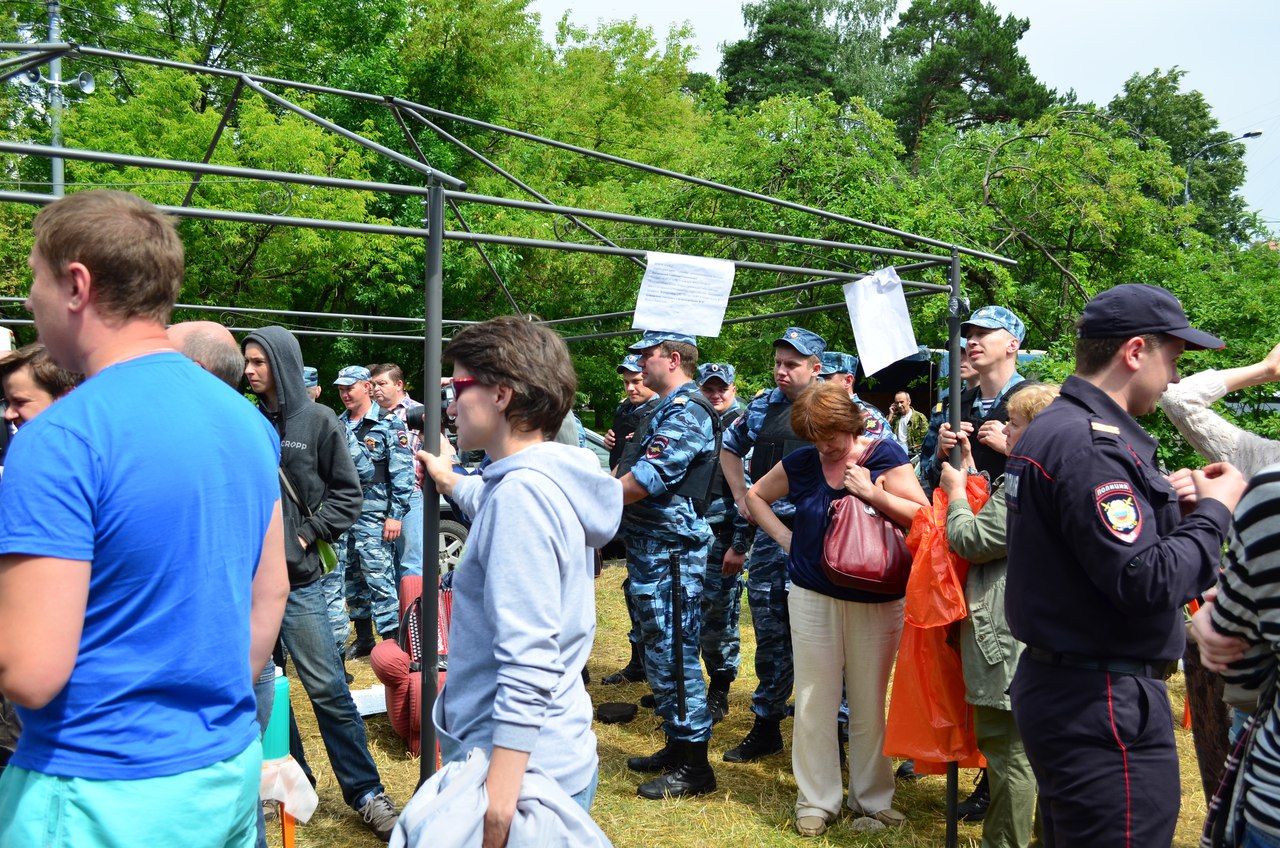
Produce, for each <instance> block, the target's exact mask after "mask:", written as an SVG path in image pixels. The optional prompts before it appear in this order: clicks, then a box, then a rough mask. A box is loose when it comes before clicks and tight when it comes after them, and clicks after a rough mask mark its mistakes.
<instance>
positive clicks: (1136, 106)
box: [1107, 67, 1256, 242]
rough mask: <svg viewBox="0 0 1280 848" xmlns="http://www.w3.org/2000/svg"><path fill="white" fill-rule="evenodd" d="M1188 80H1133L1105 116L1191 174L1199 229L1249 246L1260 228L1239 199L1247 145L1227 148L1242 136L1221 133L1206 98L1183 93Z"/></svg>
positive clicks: (1177, 71) (1176, 76)
mask: <svg viewBox="0 0 1280 848" xmlns="http://www.w3.org/2000/svg"><path fill="white" fill-rule="evenodd" d="M1184 76H1186V71H1183V70H1182V69H1181V68H1177V67H1174V68H1172V69H1170V70H1169V71H1167V72H1162V71H1161V70H1160V69H1159V68H1157V69H1156V70H1154V71H1152V72H1151V73H1149V74H1147V75H1146V76H1141V75H1138V74H1134V75H1133V76H1132V77H1130V78H1129V79H1128V80H1126V81H1125V84H1124V91H1122V92H1121V93H1120V94H1118V95H1116V96H1115V97H1114V98H1113V99H1112V100H1111V102H1110V103H1109V104H1108V105H1107V111H1108V112H1109V113H1110V114H1112V115H1114V116H1115V117H1117V118H1122V119H1124V120H1125V121H1127V122H1128V123H1129V125H1130V126H1132V127H1133V128H1134V130H1135V131H1136V132H1137V133H1139V135H1140V143H1141V144H1142V145H1143V146H1144V147H1150V146H1152V145H1155V144H1158V143H1161V142H1163V144H1164V145H1166V146H1167V148H1168V152H1169V158H1170V159H1171V160H1172V161H1173V163H1174V164H1175V165H1178V166H1180V167H1181V168H1182V169H1183V170H1184V171H1187V170H1189V171H1190V182H1189V194H1190V195H1191V200H1192V202H1193V203H1194V204H1195V207H1196V210H1197V212H1198V214H1197V217H1196V223H1195V226H1196V228H1197V229H1199V230H1200V231H1201V232H1204V233H1206V234H1207V235H1209V236H1211V237H1213V238H1214V239H1217V240H1231V241H1237V242H1241V241H1246V240H1247V239H1248V238H1250V237H1251V236H1252V235H1254V234H1255V232H1256V224H1255V222H1254V221H1253V220H1252V217H1251V216H1250V215H1248V214H1247V213H1246V211H1245V204H1244V198H1242V197H1241V196H1240V194H1239V191H1240V187H1241V186H1242V185H1243V184H1244V176H1245V165H1244V145H1243V144H1242V143H1236V144H1228V143H1226V142H1229V141H1230V140H1231V139H1232V138H1235V137H1236V135H1238V133H1237V134H1232V133H1227V132H1223V131H1222V130H1221V129H1219V128H1218V121H1217V119H1216V118H1214V117H1213V113H1212V110H1211V109H1210V108H1209V104H1208V102H1207V101H1206V100H1205V99H1204V95H1203V94H1201V93H1200V92H1199V91H1182V79H1183V77H1184ZM1181 199H1182V198H1179V201H1181Z"/></svg>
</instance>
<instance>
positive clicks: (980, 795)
mask: <svg viewBox="0 0 1280 848" xmlns="http://www.w3.org/2000/svg"><path fill="white" fill-rule="evenodd" d="M990 806H991V787H990V786H989V785H988V784H987V770H986V769H983V770H982V776H981V777H979V778H978V785H977V786H975V787H973V794H972V795H970V796H969V797H968V798H965V799H964V800H963V801H961V802H960V806H958V807H956V817H957V818H958V819H959V820H960V821H967V822H980V821H982V820H983V819H985V818H986V817H987V807H990Z"/></svg>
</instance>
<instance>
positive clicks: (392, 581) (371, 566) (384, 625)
mask: <svg viewBox="0 0 1280 848" xmlns="http://www.w3.org/2000/svg"><path fill="white" fill-rule="evenodd" d="M383 521H384V519H383V516H382V514H381V513H374V514H371V515H361V516H360V518H359V519H358V520H357V521H356V523H355V524H353V525H352V526H351V529H350V530H348V531H347V532H346V533H343V534H342V535H341V536H340V537H338V541H337V542H336V543H335V544H334V546H333V547H334V550H335V551H337V553H338V567H337V568H335V569H334V570H333V571H332V572H330V573H329V574H327V575H325V578H324V581H325V582H324V592H325V600H326V601H327V603H328V605H329V623H330V624H332V625H333V628H334V636H335V637H339V634H341V635H340V637H339V638H338V644H340V645H342V644H346V637H347V633H348V632H349V627H350V625H349V624H348V623H347V618H348V616H349V617H350V618H352V619H357V618H366V619H372V620H373V628H374V630H375V631H376V632H378V633H386V632H387V631H388V630H392V629H394V628H396V627H399V626H400V599H399V596H398V594H397V593H396V563H395V543H394V542H385V541H383V539H382V527H383ZM340 572H341V573H340ZM344 606H345V609H344Z"/></svg>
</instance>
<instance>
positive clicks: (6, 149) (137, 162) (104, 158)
mask: <svg viewBox="0 0 1280 848" xmlns="http://www.w3.org/2000/svg"><path fill="white" fill-rule="evenodd" d="M0 153H13V154H17V155H19V156H45V157H50V158H52V157H58V156H60V157H62V158H63V159H75V160H78V161H84V162H105V163H107V164H110V165H128V166H132V167H135V168H155V169H157V170H164V171H180V172H183V173H200V174H205V175H210V174H211V175H216V176H220V177H236V178H242V179H252V180H263V181H265V182H276V183H297V184H299V185H314V186H322V187H324V188H340V189H349V190H351V191H383V192H387V193H388V194H407V195H414V196H418V197H426V196H427V192H428V191H430V189H428V188H427V187H425V186H414V185H402V184H399V183H375V182H366V181H364V180H347V179H342V178H341V177H320V176H316V175H314V174H295V173H291V172H289V171H264V170H261V169H258V168H245V167H240V166H237V165H214V164H212V163H203V162H189V161H184V160H181V159H157V158H155V157H154V156H133V155H130V154H126V153H106V152H104V151H101V150H83V149H80V148H75V147H51V146H50V145H47V144H25V143H20V142H16V141H0Z"/></svg>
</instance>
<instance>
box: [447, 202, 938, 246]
mask: <svg viewBox="0 0 1280 848" xmlns="http://www.w3.org/2000/svg"><path fill="white" fill-rule="evenodd" d="M445 196H446V197H448V198H450V199H453V200H459V201H466V202H467V203H484V204H487V205H490V206H504V207H507V208H509V209H524V210H528V211H533V212H554V213H557V214H560V215H568V216H572V217H578V218H597V219H599V220H602V221H614V222H616V223H621V224H643V225H645V226H651V227H664V228H667V229H673V230H689V231H692V232H696V233H708V234H710V235H720V236H732V237H734V238H750V239H760V240H762V241H775V242H783V243H785V244H802V245H806V246H808V247H826V248H831V249H833V250H853V251H857V252H859V253H873V254H876V255H879V256H901V257H903V258H905V259H935V258H938V255H937V254H933V253H919V252H917V251H910V250H898V249H896V248H892V247H876V246H874V245H866V244H853V243H850V242H843V241H828V240H826V239H814V238H805V237H804V236H788V235H782V234H779V233H765V232H761V231H759V230H740V229H736V228H734V227H719V226H716V225H714V224H695V223H692V222H690V221H674V220H670V219H666V218H643V217H640V216H637V215H626V214H623V213H620V212H604V211H601V210H598V209H583V208H580V207H574V206H553V205H551V204H549V203H533V202H531V201H528V200H515V199H512V198H507V197H490V196H487V195H481V194H460V193H457V192H452V191H450V192H445ZM948 258H949V257H948Z"/></svg>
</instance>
